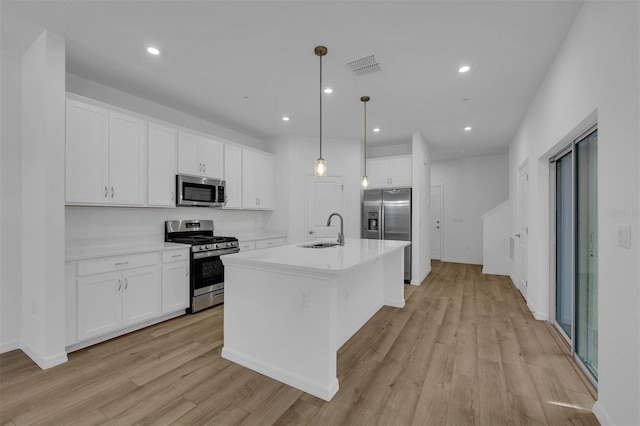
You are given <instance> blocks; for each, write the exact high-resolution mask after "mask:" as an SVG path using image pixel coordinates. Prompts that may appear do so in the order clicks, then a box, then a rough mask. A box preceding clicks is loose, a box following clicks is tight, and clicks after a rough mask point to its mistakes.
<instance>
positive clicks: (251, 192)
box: [242, 149, 260, 209]
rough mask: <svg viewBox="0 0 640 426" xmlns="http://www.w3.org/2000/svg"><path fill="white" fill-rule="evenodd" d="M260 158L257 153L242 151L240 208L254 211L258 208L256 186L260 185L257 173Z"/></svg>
mask: <svg viewBox="0 0 640 426" xmlns="http://www.w3.org/2000/svg"><path fill="white" fill-rule="evenodd" d="M258 167H260V157H259V156H258V153H256V152H254V151H249V150H246V149H243V150H242V208H244V209H255V208H257V207H258V191H259V189H258V186H259V185H260V179H259V175H258V173H259V171H258Z"/></svg>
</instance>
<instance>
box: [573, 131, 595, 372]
mask: <svg viewBox="0 0 640 426" xmlns="http://www.w3.org/2000/svg"><path fill="white" fill-rule="evenodd" d="M576 146H577V148H576V150H577V151H576V184H577V185H576V253H575V256H576V259H575V262H576V263H575V268H576V275H575V280H576V284H575V293H576V294H575V342H574V345H575V346H574V347H575V352H576V354H577V355H578V357H579V358H580V359H581V360H582V362H583V363H584V365H585V367H587V369H588V370H589V371H590V372H591V374H593V376H594V377H595V378H596V379H597V377H598V214H597V213H598V210H597V208H598V197H597V195H598V194H597V166H598V164H597V130H596V131H594V132H592V133H591V134H589V135H588V136H587V137H585V138H584V139H582V140H581V141H580V142H578V144H577V145H576Z"/></svg>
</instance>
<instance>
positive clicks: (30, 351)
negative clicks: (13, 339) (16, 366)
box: [20, 340, 67, 370]
mask: <svg viewBox="0 0 640 426" xmlns="http://www.w3.org/2000/svg"><path fill="white" fill-rule="evenodd" d="M20 349H22V352H24V353H25V354H26V355H27V356H28V357H29V358H31V360H32V361H33V362H35V363H36V364H38V367H40V368H42V369H43V370H46V369H48V368H51V367H55V366H56V365H60V364H64V363H65V362H67V353H66V352H60V353H57V354H54V355H51V356H45V355H42V354H41V353H40V352H39V351H37V350H36V349H34V348H33V346H31V345H29V343H27V342H25V341H24V340H21V341H20Z"/></svg>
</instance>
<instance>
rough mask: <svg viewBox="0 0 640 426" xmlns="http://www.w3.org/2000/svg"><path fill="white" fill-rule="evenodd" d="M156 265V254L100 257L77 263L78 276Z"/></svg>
mask: <svg viewBox="0 0 640 426" xmlns="http://www.w3.org/2000/svg"><path fill="white" fill-rule="evenodd" d="M157 263H158V253H157V252H154V253H141V254H130V255H125V256H110V257H101V258H98V259H91V260H82V261H79V262H78V276H79V277H81V276H84V275H91V274H100V273H103V272H112V271H121V270H123V269H129V268H137V267H139V266H150V265H156V264H157Z"/></svg>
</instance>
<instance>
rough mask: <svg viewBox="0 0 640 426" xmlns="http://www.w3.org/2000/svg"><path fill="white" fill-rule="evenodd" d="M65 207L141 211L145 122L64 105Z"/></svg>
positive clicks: (78, 105) (89, 107) (70, 102)
mask: <svg viewBox="0 0 640 426" xmlns="http://www.w3.org/2000/svg"><path fill="white" fill-rule="evenodd" d="M66 119H67V130H66V201H67V203H78V204H120V205H143V204H145V196H146V191H145V189H146V185H145V182H146V167H145V166H146V161H145V158H146V131H147V126H146V122H145V121H143V120H140V119H138V118H136V117H133V116H129V115H126V114H121V113H118V112H115V111H109V110H107V109H104V108H100V107H96V106H93V105H88V104H85V103H82V102H79V101H75V100H67V118H66Z"/></svg>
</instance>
